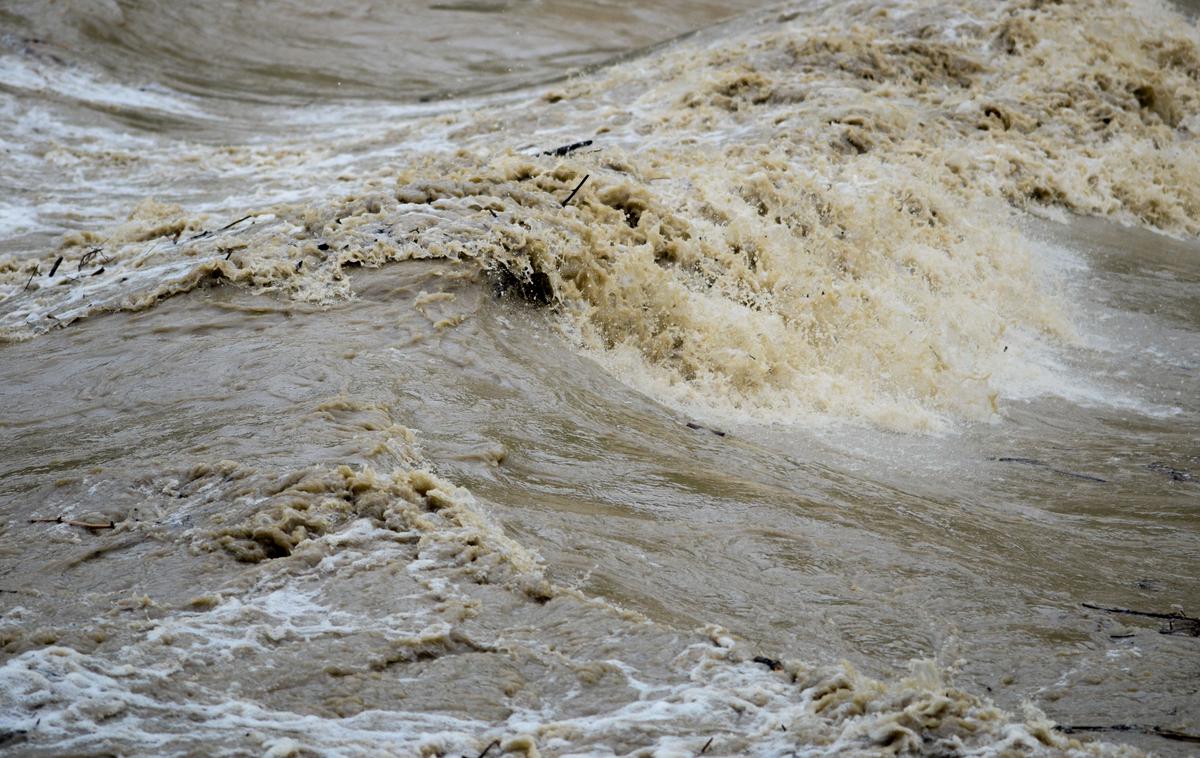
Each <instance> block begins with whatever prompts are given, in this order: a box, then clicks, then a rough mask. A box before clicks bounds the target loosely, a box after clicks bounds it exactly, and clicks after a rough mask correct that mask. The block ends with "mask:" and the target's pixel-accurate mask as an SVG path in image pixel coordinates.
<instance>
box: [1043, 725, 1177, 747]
mask: <svg viewBox="0 0 1200 758" xmlns="http://www.w3.org/2000/svg"><path fill="white" fill-rule="evenodd" d="M1054 728H1055V729H1056V730H1057V731H1060V732H1062V733H1063V734H1075V733H1077V732H1140V733H1142V734H1153V735H1155V736H1157V737H1162V738H1163V739H1167V740H1177V741H1179V742H1193V743H1200V734H1189V733H1187V732H1180V731H1176V730H1174V729H1166V728H1164V727H1161V726H1143V725H1141V724H1110V725H1103V726H1098V725H1085V726H1068V725H1065V724H1057V725H1056V726H1055V727H1054Z"/></svg>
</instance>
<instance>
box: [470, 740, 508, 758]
mask: <svg viewBox="0 0 1200 758" xmlns="http://www.w3.org/2000/svg"><path fill="white" fill-rule="evenodd" d="M494 747H500V740H492V741H491V742H489V743H488V746H487V747H485V748H484V749H483V752H482V753H480V754H479V755H477V756H476V757H475V758H483V757H484V756H485V755H487V754H488V753H490V752H492V748H494ZM463 758H467V757H466V756H465V755H464V756H463Z"/></svg>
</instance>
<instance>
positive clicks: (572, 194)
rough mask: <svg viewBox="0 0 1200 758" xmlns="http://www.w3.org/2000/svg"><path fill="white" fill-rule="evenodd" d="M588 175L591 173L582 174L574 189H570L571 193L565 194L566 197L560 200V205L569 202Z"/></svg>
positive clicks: (563, 205)
mask: <svg viewBox="0 0 1200 758" xmlns="http://www.w3.org/2000/svg"><path fill="white" fill-rule="evenodd" d="M589 176H591V174H584V175H583V178H582V179H580V180H579V184H576V185H575V189H573V190H571V194H569V195H567V199H566V200H563V201H562V207H564V208H566V207H567V203H569V202H571V198H573V197H575V193H576V192H578V191H579V190H580V189H581V188H582V187H583V183H584V182H586V181H587V180H588V177H589Z"/></svg>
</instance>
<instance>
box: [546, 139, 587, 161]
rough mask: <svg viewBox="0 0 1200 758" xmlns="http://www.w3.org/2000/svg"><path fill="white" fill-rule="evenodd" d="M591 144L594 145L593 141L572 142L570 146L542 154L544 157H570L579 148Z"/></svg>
mask: <svg viewBox="0 0 1200 758" xmlns="http://www.w3.org/2000/svg"><path fill="white" fill-rule="evenodd" d="M590 144H592V141H591V140H590V139H585V140H583V141H581V142H572V143H571V144H569V145H563V146H562V147H556V148H554V149H553V150H547V151H546V152H544V153H542V155H553V156H555V157H558V158H561V157H563V156H564V155H570V154H571V153H573V152H575V151H576V150H578V149H579V148H581V147H587V146H588V145H590Z"/></svg>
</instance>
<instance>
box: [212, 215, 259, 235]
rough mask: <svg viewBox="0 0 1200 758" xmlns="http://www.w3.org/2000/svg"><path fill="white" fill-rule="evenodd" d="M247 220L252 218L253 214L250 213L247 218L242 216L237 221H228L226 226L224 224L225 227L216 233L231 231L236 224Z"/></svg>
mask: <svg viewBox="0 0 1200 758" xmlns="http://www.w3.org/2000/svg"><path fill="white" fill-rule="evenodd" d="M248 218H254V214H253V213H251V214H249V215H247V216H242V217H241V218H239V219H238V220H237V221H230V222H229V223H228V224H226V225H225V226H222V227H221V228H220V229H218V230H217V231H218V232H223V231H225V230H226V229H232V228H233V227H235V226H237V225H238V224H240V223H242V222H243V221H245V220H246V219H248Z"/></svg>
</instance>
